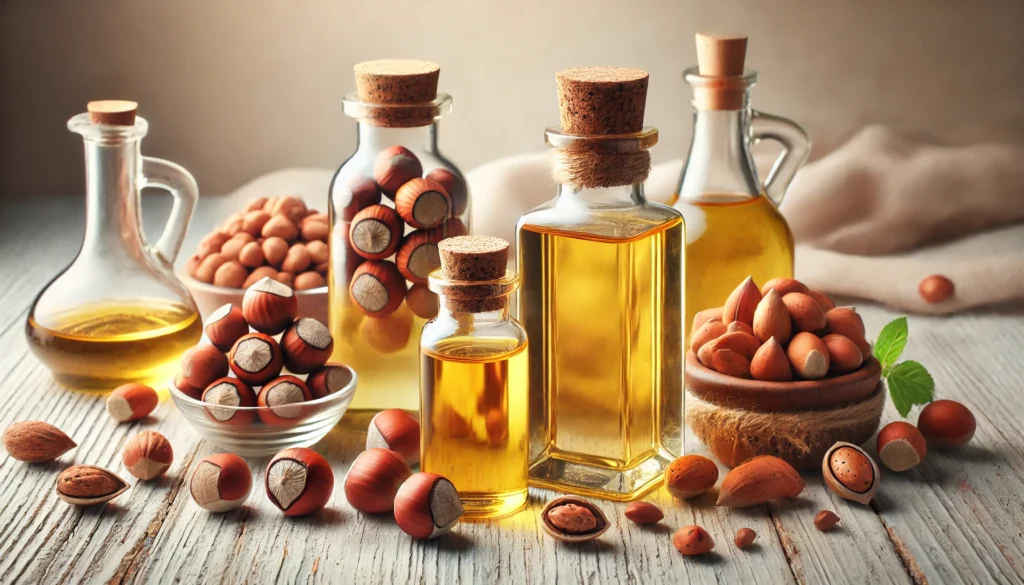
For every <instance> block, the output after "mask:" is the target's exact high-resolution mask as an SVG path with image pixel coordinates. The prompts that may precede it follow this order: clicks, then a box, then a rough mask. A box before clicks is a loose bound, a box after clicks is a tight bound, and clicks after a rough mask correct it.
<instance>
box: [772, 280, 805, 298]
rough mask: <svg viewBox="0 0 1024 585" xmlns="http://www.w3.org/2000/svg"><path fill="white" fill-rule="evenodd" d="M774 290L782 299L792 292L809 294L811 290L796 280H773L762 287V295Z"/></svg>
mask: <svg viewBox="0 0 1024 585" xmlns="http://www.w3.org/2000/svg"><path fill="white" fill-rule="evenodd" d="M773 289H774V290H775V292H777V293H779V296H780V297H784V296H786V295H788V294H789V293H791V292H798V293H803V294H807V291H808V290H810V289H808V288H807V285H805V284H804V283H802V282H800V281H799V280H797V279H795V278H773V279H771V280H769V281H768V282H766V283H764V286H762V287H761V294H762V295H766V294H768V291H770V290H773Z"/></svg>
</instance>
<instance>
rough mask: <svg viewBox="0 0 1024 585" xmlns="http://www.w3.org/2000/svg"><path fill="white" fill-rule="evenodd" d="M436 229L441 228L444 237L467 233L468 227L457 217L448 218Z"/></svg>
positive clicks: (466, 234)
mask: <svg viewBox="0 0 1024 585" xmlns="http://www.w3.org/2000/svg"><path fill="white" fill-rule="evenodd" d="M438 229H440V230H441V232H442V233H443V234H444V237H446V238H454V237H456V236H468V235H469V228H468V227H466V222H464V221H462V220H461V219H459V218H457V217H450V218H448V219H447V220H446V221H445V222H444V223H443V224H441V227H440V228H438Z"/></svg>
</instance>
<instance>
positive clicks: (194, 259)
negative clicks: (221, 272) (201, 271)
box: [185, 254, 206, 278]
mask: <svg viewBox="0 0 1024 585" xmlns="http://www.w3.org/2000/svg"><path fill="white" fill-rule="evenodd" d="M203 258H206V256H204V255H200V254H193V255H191V256H189V258H188V260H187V261H186V262H185V272H188V275H189V276H191V277H192V278H195V277H196V270H197V269H198V268H199V265H200V264H201V263H202V262H203Z"/></svg>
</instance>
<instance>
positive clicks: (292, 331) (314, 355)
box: [281, 317, 334, 374]
mask: <svg viewBox="0 0 1024 585" xmlns="http://www.w3.org/2000/svg"><path fill="white" fill-rule="evenodd" d="M333 350H334V338H333V337H331V332H330V330H328V329H327V327H326V326H325V325H324V324H323V323H321V322H319V321H317V320H316V319H313V318H311V317H302V318H300V319H298V320H297V321H295V323H292V326H291V327H289V328H288V330H287V331H285V332H284V335H283V336H282V337H281V353H282V355H283V358H284V367H286V368H288V371H290V372H292V373H295V374H308V373H310V372H312V371H313V370H315V369H317V368H319V367H320V366H322V365H324V364H326V363H327V360H328V358H330V357H331V352H332V351H333Z"/></svg>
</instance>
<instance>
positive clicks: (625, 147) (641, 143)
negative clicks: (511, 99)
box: [545, 126, 658, 189]
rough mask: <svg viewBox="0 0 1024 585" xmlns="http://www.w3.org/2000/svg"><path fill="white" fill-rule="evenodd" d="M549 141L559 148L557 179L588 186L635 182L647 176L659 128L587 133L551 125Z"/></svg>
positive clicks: (551, 144) (547, 133) (642, 180)
mask: <svg viewBox="0 0 1024 585" xmlns="http://www.w3.org/2000/svg"><path fill="white" fill-rule="evenodd" d="M545 138H546V141H547V143H548V144H549V145H550V146H552V147H554V148H555V149H556V151H555V160H554V165H553V167H552V174H553V176H554V179H555V181H556V182H558V183H559V184H562V185H573V186H575V187H581V188H585V189H596V188H603V187H621V186H624V185H635V184H637V183H643V182H644V181H646V180H647V176H648V175H649V174H650V172H651V154H650V152H648V149H650V148H651V147H652V146H654V145H655V144H657V143H658V130H657V129H656V128H653V127H650V126H647V127H644V128H643V129H642V130H641V131H640V132H637V133H635V134H601V135H593V136H583V135H574V134H566V133H564V132H562V131H561V130H558V129H554V128H549V129H548V130H547V132H546V136H545Z"/></svg>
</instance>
